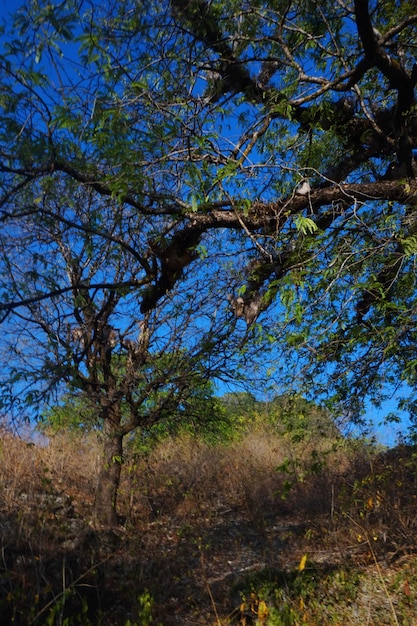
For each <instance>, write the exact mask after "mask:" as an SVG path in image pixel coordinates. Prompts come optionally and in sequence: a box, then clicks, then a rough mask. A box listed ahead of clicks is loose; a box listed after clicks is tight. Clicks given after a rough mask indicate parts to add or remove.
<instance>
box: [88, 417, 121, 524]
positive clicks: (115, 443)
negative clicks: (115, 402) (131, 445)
mask: <svg viewBox="0 0 417 626" xmlns="http://www.w3.org/2000/svg"><path fill="white" fill-rule="evenodd" d="M103 423H104V429H103V437H104V442H103V451H102V457H101V466H100V470H99V475H98V481H97V490H96V497H95V502H94V518H95V522H96V523H97V524H99V525H100V526H104V527H114V526H117V525H118V524H119V521H120V520H119V517H118V515H117V510H116V501H117V493H118V489H119V484H120V475H121V470H122V456H123V434H122V433H121V430H120V410H119V409H118V408H115V407H111V408H109V409H107V416H106V417H104V418H103Z"/></svg>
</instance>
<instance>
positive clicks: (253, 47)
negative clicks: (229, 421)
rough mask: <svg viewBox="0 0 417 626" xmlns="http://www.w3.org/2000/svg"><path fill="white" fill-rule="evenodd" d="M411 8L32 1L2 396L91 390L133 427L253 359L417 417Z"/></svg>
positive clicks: (6, 162)
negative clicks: (394, 403)
mask: <svg viewBox="0 0 417 626" xmlns="http://www.w3.org/2000/svg"><path fill="white" fill-rule="evenodd" d="M416 22H417V17H416V15H415V12H414V3H413V2H398V1H391V0H386V1H384V2H375V1H373V0H354V1H353V2H337V3H336V4H335V3H334V2H330V0H325V1H324V2H321V3H320V4H319V3H317V2H315V1H314V0H311V1H309V2H299V1H298V0H291V1H290V2H282V1H281V0H273V1H272V2H268V3H265V2H262V1H261V0H259V1H256V2H255V3H252V4H251V5H250V6H249V5H247V4H242V3H241V2H237V1H233V2H227V3H226V2H224V0H214V1H213V2H210V3H206V2H203V1H202V0H191V1H190V2H185V1H184V0H171V1H170V2H169V3H166V2H160V1H159V0H152V1H150V0H142V1H141V2H139V3H137V2H132V1H131V0H123V1H122V2H116V1H115V0H110V1H109V2H107V3H105V4H103V3H99V2H96V1H95V0H88V1H87V2H85V3H81V4H80V3H79V2H76V1H75V0H69V2H65V3H59V4H51V3H50V2H47V1H46V0H30V1H29V2H27V3H25V4H24V6H22V7H21V8H20V9H18V10H17V11H16V12H15V15H14V18H13V21H12V23H11V25H10V28H5V32H4V34H3V36H2V41H3V48H2V51H1V58H0V63H1V67H2V75H3V79H2V84H1V87H0V222H1V233H0V311H1V312H2V318H1V320H2V323H3V325H4V328H5V331H6V332H5V333H3V335H2V337H3V340H2V341H3V344H2V345H3V350H2V360H3V362H4V363H5V367H4V369H3V370H2V372H3V374H2V377H1V380H0V382H1V385H2V392H1V405H2V408H3V410H4V411H10V410H11V407H14V409H15V411H16V412H17V413H20V414H21V413H26V414H28V413H30V411H31V410H33V407H34V406H38V407H40V410H42V407H43V405H44V403H45V402H49V403H51V404H56V402H57V401H58V400H59V398H60V396H62V394H65V393H68V392H71V393H72V392H73V393H74V394H75V395H77V394H78V393H80V392H82V393H83V394H86V395H88V397H89V401H91V402H92V403H93V404H95V410H97V415H98V416H99V419H101V420H102V421H103V423H104V424H105V425H106V427H107V428H108V429H110V430H111V425H113V430H112V433H111V434H112V437H113V439H114V440H116V439H117V437H121V438H123V437H124V436H125V435H126V434H128V433H130V432H132V430H134V429H135V428H136V427H137V426H138V425H143V424H145V425H148V424H151V423H152V424H153V423H155V422H157V421H159V420H163V419H165V418H166V417H167V416H169V415H170V414H171V413H172V412H173V411H175V410H176V407H178V406H181V404H182V403H184V402H185V400H186V396H187V394H189V390H190V389H192V388H193V386H194V384H195V381H196V379H195V376H197V384H198V382H199V381H200V380H201V376H203V378H204V379H205V380H206V382H208V381H209V379H210V378H211V379H217V380H221V381H230V380H236V379H239V378H241V377H242V366H245V365H247V361H248V359H247V357H248V355H250V364H249V365H250V378H251V379H252V380H253V381H254V386H255V387H256V386H260V385H261V383H263V382H264V379H269V381H272V384H273V385H274V384H275V383H277V385H276V386H277V387H278V388H279V389H285V391H286V392H288V391H289V390H295V392H296V393H297V394H298V395H299V396H306V395H307V396H308V394H310V397H311V395H312V394H315V396H316V397H320V400H327V402H328V404H329V406H330V407H336V408H337V410H338V411H339V412H343V413H344V414H345V416H346V417H347V418H348V419H349V420H351V421H360V420H361V419H362V418H363V415H364V411H365V408H366V403H367V401H368V400H371V401H372V402H373V403H374V404H375V405H376V406H380V405H381V404H382V403H383V402H384V401H385V400H387V399H388V398H389V397H390V396H392V395H393V394H397V395H398V397H399V406H400V408H401V409H402V410H407V411H408V412H409V413H410V415H411V416H412V417H414V416H415V414H416V410H415V407H416V398H415V393H416V389H417V387H416V363H417V356H416V353H415V345H416V341H415V339H416V338H415V326H416V310H417V306H416V284H415V258H416V255H415V248H416V245H415V243H416V242H415V237H416V212H415V204H416V197H417V184H416V171H417V168H416V162H415V158H414V156H415V155H414V151H415V148H416V146H417V125H416V121H415V101H414V92H415V87H416V82H417V66H416V65H415V58H414V57H415V55H414V51H415V46H416V43H417V42H416V32H415V24H416ZM163 354H165V355H167V356H166V358H165V360H164V359H162V355H163ZM29 355H30V358H29ZM123 357H126V364H128V366H127V365H126V367H125V366H124V365H122V363H123ZM404 388H405V389H406V391H407V393H406V394H405V395H404V396H402V395H401V393H402V391H403V390H404ZM18 401H19V404H17V402H18ZM122 407H123V410H122ZM126 407H129V410H128V411H127V408H126ZM128 413H129V415H127V414H128ZM107 435H110V433H109V432H107ZM112 437H109V438H108V439H109V441H110V440H111V439H112ZM115 448H118V449H117V450H116V449H114V450H113V451H112V452H111V453H110V451H107V454H109V455H110V458H111V459H112V458H119V457H120V449H119V448H120V446H115ZM106 466H107V467H108V466H109V463H108V460H107V465H106ZM103 471H104V466H103Z"/></svg>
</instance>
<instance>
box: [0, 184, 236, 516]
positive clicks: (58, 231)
mask: <svg viewBox="0 0 417 626" xmlns="http://www.w3.org/2000/svg"><path fill="white" fill-rule="evenodd" d="M43 182H44V181H43ZM37 193H40V194H41V195H40V196H36V197H33V186H32V187H31V189H30V190H27V191H26V193H25V207H24V209H23V210H22V212H19V211H16V212H15V214H14V216H13V218H12V217H11V216H10V217H9V218H8V220H7V227H6V226H5V227H4V229H3V232H2V236H1V240H0V255H1V260H2V267H3V268H4V272H3V278H4V283H3V285H2V287H3V289H4V290H5V289H6V288H7V290H8V297H11V294H13V296H14V297H15V298H18V297H19V298H20V303H21V306H19V307H17V308H16V309H14V313H13V325H9V329H8V335H7V337H5V338H4V339H3V350H4V352H3V359H2V360H3V367H4V370H3V381H2V382H3V383H4V388H3V394H2V400H3V405H4V406H5V407H7V402H9V403H10V404H12V403H14V404H15V405H16V403H17V402H19V405H18V407H17V408H21V407H22V406H23V407H25V405H29V406H31V407H39V410H41V408H42V407H45V404H46V403H51V402H52V403H53V402H60V401H61V402H63V403H64V404H63V410H64V409H65V406H66V405H68V398H72V402H73V403H74V402H75V406H78V407H80V405H82V407H83V409H84V410H83V416H82V417H81V416H80V419H83V420H84V421H85V420H86V421H87V423H89V422H91V421H95V422H96V423H97V424H98V425H99V426H100V429H101V432H102V435H103V448H104V449H103V457H102V463H101V469H100V473H99V476H98V485H97V490H96V499H95V517H96V519H97V521H98V522H99V523H100V524H102V525H105V526H112V525H114V524H116V523H117V509H116V504H117V503H116V500H117V491H118V486H119V482H120V473H121V469H122V460H123V440H124V438H125V437H126V435H129V434H130V433H132V432H133V431H135V430H136V429H137V428H142V429H145V428H148V429H149V428H151V427H152V426H153V425H154V424H155V423H158V422H172V421H173V419H174V416H175V414H178V413H179V412H183V413H186V414H187V416H188V418H190V419H191V418H194V417H195V416H194V414H193V413H192V411H191V410H190V409H189V405H190V404H192V402H193V399H194V398H195V396H196V394H197V392H198V390H200V393H201V394H202V392H203V388H204V387H206V388H207V392H208V389H209V381H210V379H211V377H213V376H216V375H218V376H220V375H222V372H223V370H224V369H225V366H224V364H225V359H227V353H228V349H229V347H230V348H231V343H230V340H229V337H228V335H227V334H225V331H226V328H227V327H228V326H230V324H227V321H226V320H225V319H224V316H222V315H218V316H216V305H215V302H214V301H213V296H212V294H211V293H210V290H209V284H210V280H209V279H206V285H205V286H202V287H201V288H200V289H199V290H198V296H197V295H196V293H193V290H194V289H195V287H196V284H197V283H198V280H201V278H202V277H201V276H200V277H199V278H198V279H194V280H191V278H187V280H186V279H185V277H184V282H183V284H182V287H181V294H178V296H177V298H176V299H175V303H172V297H173V294H171V295H170V296H169V297H168V296H165V298H164V300H165V302H164V303H161V304H160V306H159V307H158V309H157V310H154V311H153V312H152V315H151V313H150V312H149V311H146V312H145V313H143V314H140V310H139V309H140V302H141V301H140V300H139V297H140V294H141V288H142V286H143V285H144V284H146V280H147V279H146V271H147V270H148V266H147V263H148V262H147V261H146V258H145V256H144V253H143V248H144V246H145V245H147V238H146V234H147V226H146V224H144V223H143V221H142V220H140V219H139V218H138V217H137V216H134V217H132V215H129V213H128V212H126V211H124V210H123V208H122V207H121V206H120V204H119V203H118V202H117V201H115V200H113V199H111V198H107V199H105V200H103V199H97V193H96V192H95V191H94V190H91V189H90V188H89V187H86V188H84V187H79V186H77V185H74V184H73V183H72V181H68V180H66V179H63V180H61V179H60V177H55V178H54V180H53V181H51V180H48V182H47V185H46V188H45V185H44V186H43V188H42V189H37ZM131 222H132V223H131ZM130 223H131V224H130ZM95 224H100V228H97V227H96V226H95ZM144 268H145V269H144ZM149 271H150V270H149ZM187 283H188V284H187ZM13 296H12V297H13ZM174 304H175V306H174ZM226 341H227V343H226ZM225 344H226V345H225ZM8 389H11V391H10V394H9V395H8V394H7V390H8ZM7 408H8V407H7ZM15 408H16V407H15Z"/></svg>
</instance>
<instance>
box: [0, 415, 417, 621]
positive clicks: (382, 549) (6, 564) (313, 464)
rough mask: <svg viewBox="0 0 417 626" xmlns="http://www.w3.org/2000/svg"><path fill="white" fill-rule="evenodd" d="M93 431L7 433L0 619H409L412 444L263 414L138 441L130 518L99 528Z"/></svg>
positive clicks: (414, 499)
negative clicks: (31, 435)
mask: <svg viewBox="0 0 417 626" xmlns="http://www.w3.org/2000/svg"><path fill="white" fill-rule="evenodd" d="M98 437H99V435H98V434H94V433H92V432H90V433H88V434H85V435H80V434H76V433H68V432H66V433H63V432H58V433H55V434H50V435H49V436H45V435H43V436H42V437H38V438H37V439H35V440H33V439H28V438H25V437H19V436H17V435H16V434H14V433H13V432H11V431H10V430H8V429H6V428H3V429H2V432H1V445H0V495H1V501H0V502H1V505H0V533H1V557H0V558H1V561H0V623H1V624H3V623H4V624H17V625H20V624H21V625H22V626H26V625H29V624H33V625H34V626H40V625H42V626H43V625H55V624H57V625H65V626H71V625H80V626H84V625H85V626H90V625H103V626H105V625H111V626H119V625H120V626H135V625H137V626H139V625H140V626H151V625H152V626H158V625H162V626H171V625H172V626H174V625H175V624H181V625H182V626H187V625H190V626H191V624H193V625H201V626H214V625H216V626H220V625H221V626H226V625H227V624H230V625H232V624H237V625H241V626H243V625H244V624H245V625H246V626H249V624H251V623H253V624H255V623H258V624H267V625H269V626H293V625H298V624H300V625H302V624H303V625H305V624H306V625H310V626H312V625H316V624H317V625H318V624H320V625H321V626H326V625H327V624H339V625H342V624H343V625H344V624H365V623H366V624H370V625H374V626H380V625H383V624H402V625H410V626H411V625H412V624H413V625H414V624H415V617H414V616H415V615H416V614H417V561H416V558H415V548H416V545H415V536H416V531H417V483H416V471H415V469H416V453H415V449H414V448H413V447H409V446H400V447H398V448H396V449H393V450H390V451H386V452H384V451H381V450H378V449H377V448H375V446H373V445H371V444H367V443H366V442H363V441H362V442H358V441H349V440H345V439H342V438H339V437H334V436H332V437H327V438H322V439H318V438H317V437H316V438H314V437H312V438H308V437H307V438H305V439H302V438H301V439H300V438H297V440H296V441H294V439H293V438H292V437H291V436H289V435H288V434H287V435H285V434H282V433H279V432H277V431H276V430H274V429H272V428H270V427H267V426H265V424H263V425H262V424H259V423H256V422H253V423H252V424H251V427H250V428H242V429H241V431H240V433H239V436H236V437H234V438H231V439H230V440H229V441H226V442H224V443H219V442H217V443H213V441H210V442H208V441H205V440H204V439H203V438H201V437H199V438H195V437H193V436H192V435H191V434H190V433H189V432H188V433H182V434H178V435H176V436H175V437H167V438H165V439H164V440H163V441H162V442H160V443H159V444H158V445H155V446H153V447H150V448H149V449H147V450H146V451H143V450H141V451H138V450H137V448H135V447H134V446H131V447H128V449H127V450H126V457H125V462H124V466H123V480H122V484H121V489H120V495H119V502H118V506H119V510H120V511H121V513H122V514H123V515H124V516H125V519H126V523H125V525H124V526H123V527H120V528H117V529H113V530H112V531H102V532H101V531H98V530H97V529H95V528H92V527H91V525H90V519H91V511H92V504H93V498H94V484H95V476H96V473H97V463H98V455H99V453H100V442H99V441H98Z"/></svg>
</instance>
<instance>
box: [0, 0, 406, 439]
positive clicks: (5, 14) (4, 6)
mask: <svg viewBox="0 0 417 626" xmlns="http://www.w3.org/2000/svg"><path fill="white" fill-rule="evenodd" d="M24 4H25V2H24V0H0V21H1V22H4V21H5V20H7V21H8V20H10V14H11V13H13V12H14V11H15V10H16V9H18V8H19V7H20V6H22V5H24ZM223 391H228V389H220V392H223ZM393 408H394V402H392V403H391V402H387V403H385V404H384V406H383V408H381V409H375V408H373V407H369V410H368V413H367V419H368V422H369V423H371V424H373V425H374V432H375V435H376V436H377V438H378V440H379V441H380V442H381V443H383V444H388V445H392V444H393V443H395V440H396V434H397V432H398V431H399V430H400V429H401V426H402V425H403V426H405V427H407V425H408V423H407V421H406V420H405V419H404V421H403V423H402V424H393V425H384V426H381V425H380V423H381V421H382V420H383V417H384V416H385V415H386V414H387V413H389V412H390V410H392V409H393Z"/></svg>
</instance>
